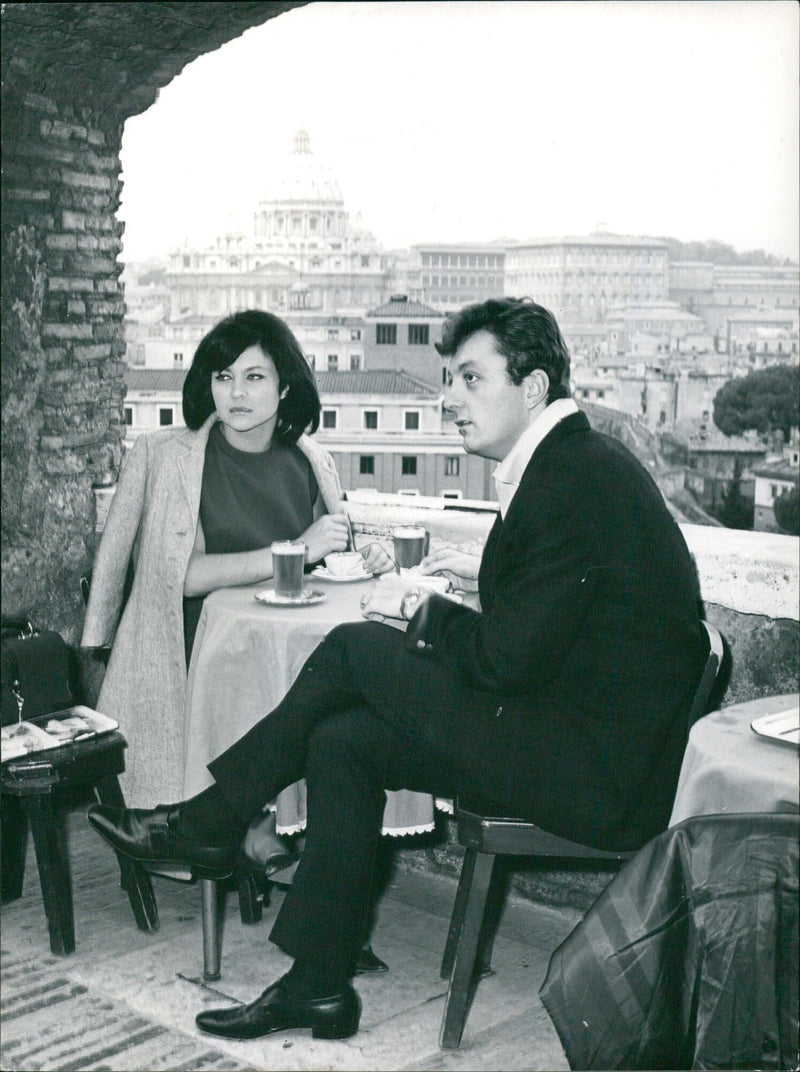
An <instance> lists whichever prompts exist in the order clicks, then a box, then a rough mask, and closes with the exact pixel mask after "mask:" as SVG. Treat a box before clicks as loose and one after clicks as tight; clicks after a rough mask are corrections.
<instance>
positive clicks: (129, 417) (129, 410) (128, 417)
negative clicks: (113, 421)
mask: <svg viewBox="0 0 800 1072" xmlns="http://www.w3.org/2000/svg"><path fill="white" fill-rule="evenodd" d="M123 411H124V413H125V423H126V424H127V425H128V427H129V428H130V426H131V425H132V424H133V406H125V407H124V408H123Z"/></svg>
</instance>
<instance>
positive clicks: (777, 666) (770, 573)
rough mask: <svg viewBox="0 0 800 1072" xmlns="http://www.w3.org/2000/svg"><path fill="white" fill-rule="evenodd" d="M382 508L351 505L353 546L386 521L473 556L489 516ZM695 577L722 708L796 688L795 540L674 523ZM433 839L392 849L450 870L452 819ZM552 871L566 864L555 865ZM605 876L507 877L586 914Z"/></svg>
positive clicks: (454, 864)
mask: <svg viewBox="0 0 800 1072" xmlns="http://www.w3.org/2000/svg"><path fill="white" fill-rule="evenodd" d="M391 499H392V500H393V501H392V502H391V503H390V504H388V505H387V504H386V503H383V502H382V503H381V504H380V505H378V504H377V503H375V504H373V503H369V502H368V501H366V500H361V501H358V502H351V503H350V504H349V510H350V513H351V517H352V519H353V522H354V524H355V528H356V532H357V533H361V534H362V535H361V536H358V535H357V537H356V542H357V543H359V544H360V543H361V541H362V540H364V539H365V538H366V536H367V535H368V534H371V535H375V536H377V537H378V538H387V537H388V535H389V532H390V530H391V528H392V527H393V526H394V525H407V524H412V523H413V524H420V525H424V526H425V528H426V529H427V530H428V531H429V532H430V535H431V548H432V549H435V548H436V547H438V546H441V545H443V544H452V545H455V546H458V547H460V548H462V549H463V550H465V551H472V552H478V553H479V552H480V550H481V547H482V546H483V542H484V540H485V538H486V535H487V533H488V531H489V529H490V528H491V526H492V523H493V521H494V517H495V515H494V513H493V512H488V511H481V512H471V511H469V510H465V509H463V508H458V507H457V508H454V509H441V508H438V504H437V501H436V500H428V501H427V502H426V501H425V500H411V499H409V500H405V501H404V500H403V499H402V498H401V497H399V496H397V497H391ZM681 529H682V531H683V534H684V536H685V538H686V542H687V544H688V546H689V550H690V551H691V553H692V555H693V557H694V560H695V563H696V565H697V572H698V576H699V578H700V590H701V595H702V598H703V603H704V607H705V615H706V618H707V619H708V621H709V622H712V623H713V624H714V625H716V626H717V628H718V629H719V630H720V631H721V632H722V634H723V635H724V637H725V638H726V640H727V641H728V643H729V645H730V649H731V656H732V670H731V678H730V683H729V685H728V689H727V692H726V694H725V698H724V701H723V705H724V706H727V705H729V704H734V703H742V702H744V701H745V700H753V699H757V698H759V697H762V696H770V695H780V694H783V693H791V692H797V691H799V690H800V681H799V680H798V679H799V678H800V657H799V656H800V650H799V649H800V643H799V632H798V617H799V616H800V615H799V612H798V593H800V576H799V574H800V539H798V537H796V536H781V535H775V534H772V533H764V532H743V531H737V530H735V529H726V528H717V527H713V528H712V527H705V526H701V525H686V524H684V525H681ZM442 826H443V828H442V830H441V836H440V837H438V838H437V839H435V840H434V839H431V842H430V843H429V844H427V845H425V846H424V847H422V848H418V847H414V848H405V849H402V850H400V851H401V854H402V855H403V856H404V857H405V862H406V863H407V864H408V865H409V866H410V867H421V868H424V869H432V870H438V871H444V872H449V873H453V874H456V873H457V871H458V868H459V866H460V864H459V860H460V851H459V849H458V846H457V845H456V843H455V831H454V826H453V824H452V822H450V821H449V820H443V824H442ZM559 866H566V865H565V864H560V865H559ZM611 874H612V872H609V871H606V870H604V869H597V868H593V869H592V870H591V871H586V870H580V871H578V872H577V873H576V870H575V869H570V870H558V871H553V870H547V871H543V870H541V869H536V870H534V869H532V868H525V867H519V866H518V863H517V862H516V861H515V869H514V870H513V871H512V872H510V873H509V878H510V881H511V884H512V886H513V888H514V889H515V890H516V891H517V892H518V893H520V894H521V895H523V896H527V897H530V898H531V899H533V900H537V901H543V902H545V903H549V904H556V905H569V906H572V907H574V908H578V909H581V910H585V909H586V908H588V906H589V904H591V902H592V901H593V900H594V898H595V897H596V896H597V894H598V893H599V892H600V890H601V889H602V888H603V886H604V885H605V884H606V883H607V882H608V880H609V878H610V877H611Z"/></svg>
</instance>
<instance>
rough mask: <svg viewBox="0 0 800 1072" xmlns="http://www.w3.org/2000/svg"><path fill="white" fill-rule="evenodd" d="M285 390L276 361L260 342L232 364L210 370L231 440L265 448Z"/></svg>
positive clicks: (239, 444)
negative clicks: (280, 381) (265, 351)
mask: <svg viewBox="0 0 800 1072" xmlns="http://www.w3.org/2000/svg"><path fill="white" fill-rule="evenodd" d="M285 393H286V391H285V390H284V391H283V393H281V392H280V390H279V378H278V370H277V369H276V368H275V362H274V361H273V360H272V358H271V357H270V356H269V354H265V353H264V351H263V350H262V349H261V347H260V346H258V345H257V344H256V345H254V346H250V347H248V349H247V350H244V351H242V353H241V354H239V356H238V357H237V358H236V360H235V361H234V362H233V364H232V365H229V366H228V367H227V368H226V369H223V370H222V371H221V372H212V373H211V395H212V397H213V399H214V405H215V407H216V410H217V413H218V415H219V418H220V420H221V421H222V424H223V431H224V433H225V437H226V439H227V440H228V442H229V443H231V444H232V445H233V446H235V447H239V448H240V449H242V450H248V449H250V450H265V449H266V448H267V447H268V446H269V444H270V442H271V441H272V435H273V432H274V430H275V424H276V422H277V418H278V406H279V405H280V401H281V398H282V397H283V394H285Z"/></svg>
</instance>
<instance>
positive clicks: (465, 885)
mask: <svg viewBox="0 0 800 1072" xmlns="http://www.w3.org/2000/svg"><path fill="white" fill-rule="evenodd" d="M477 855H478V854H477V853H476V852H475V850H474V849H465V850H464V858H463V860H462V861H461V874H460V876H459V879H458V889H457V890H456V899H455V901H454V902H453V911H452V914H451V916H450V926H449V927H448V928H447V941H446V942H445V944H444V953H443V954H442V965H441V968H440V969H439V976H440V978H442V979H449V978H450V976H451V975H452V974H453V963H454V961H455V959H456V949H457V948H458V942H459V939H460V938H461V931H462V930H463V929H464V912H465V911H466V907H467V897H468V896H469V890H470V886H471V885H472V875H473V873H474V871H475V857H476V856H477Z"/></svg>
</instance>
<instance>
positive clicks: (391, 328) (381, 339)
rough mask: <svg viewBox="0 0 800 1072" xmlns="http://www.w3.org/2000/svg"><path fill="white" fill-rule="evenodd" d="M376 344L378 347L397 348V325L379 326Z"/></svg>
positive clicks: (377, 327) (376, 331)
mask: <svg viewBox="0 0 800 1072" xmlns="http://www.w3.org/2000/svg"><path fill="white" fill-rule="evenodd" d="M375 342H376V343H377V345H378V346H396V345H397V324H377V325H376V329H375Z"/></svg>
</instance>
